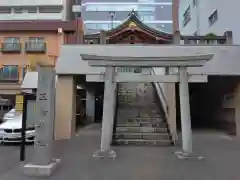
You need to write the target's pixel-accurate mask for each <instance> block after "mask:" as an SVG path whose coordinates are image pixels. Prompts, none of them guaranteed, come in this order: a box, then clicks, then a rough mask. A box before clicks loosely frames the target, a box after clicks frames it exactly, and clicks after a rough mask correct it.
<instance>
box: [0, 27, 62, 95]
mask: <svg viewBox="0 0 240 180" xmlns="http://www.w3.org/2000/svg"><path fill="white" fill-rule="evenodd" d="M9 37H16V38H19V40H20V43H21V52H19V53H11V52H9V53H7V52H0V66H1V67H2V68H4V67H5V68H8V67H9V68H10V67H12V66H17V67H18V80H17V81H14V83H13V82H12V83H10V84H9V81H8V79H7V78H8V77H6V79H4V77H3V79H1V83H0V93H1V94H8V93H10V94H17V93H20V92H21V91H20V83H21V82H22V80H23V75H24V72H25V70H26V69H24V67H25V66H26V65H29V63H30V62H29V61H30V59H33V58H35V59H49V61H52V64H54V63H55V61H56V58H57V57H58V55H59V50H60V45H61V43H60V41H61V35H59V34H58V33H57V32H1V33H0V42H1V47H0V48H1V49H2V48H3V45H4V39H6V38H9ZM29 37H42V38H44V42H45V43H46V52H45V53H27V52H25V47H24V45H25V42H28V40H29V39H28V38H29Z"/></svg>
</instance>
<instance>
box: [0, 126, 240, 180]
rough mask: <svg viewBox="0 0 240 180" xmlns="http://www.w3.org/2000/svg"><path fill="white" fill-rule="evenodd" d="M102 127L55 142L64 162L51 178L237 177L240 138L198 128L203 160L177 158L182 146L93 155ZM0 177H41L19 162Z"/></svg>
mask: <svg viewBox="0 0 240 180" xmlns="http://www.w3.org/2000/svg"><path fill="white" fill-rule="evenodd" d="M99 129H100V128H99V127H98V125H91V126H89V127H88V128H85V129H84V130H80V132H79V135H78V136H77V137H76V138H74V139H72V140H69V141H58V142H56V145H55V149H54V153H55V157H58V158H60V159H61V165H60V166H59V167H58V169H57V170H56V171H55V173H54V175H53V176H52V177H50V178H45V179H48V180H237V179H239V177H240V171H239V167H240V141H239V140H238V139H231V137H228V136H225V135H223V134H221V133H213V132H205V133H202V132H195V133H194V141H193V142H194V149H195V151H196V153H198V154H199V155H202V156H204V157H205V159H204V160H201V161H197V160H178V159H177V158H176V157H175V155H173V152H175V151H176V150H179V147H129V146H117V147H114V148H115V150H116V152H117V158H116V160H110V159H109V160H97V159H93V158H92V157H91V156H92V154H93V152H94V151H95V150H97V149H98V148H99V145H100V130H99ZM0 179H1V180H39V179H43V178H33V177H26V176H24V175H22V173H21V172H20V170H19V165H16V167H14V168H13V169H12V171H10V172H8V173H7V174H5V175H4V176H3V177H0Z"/></svg>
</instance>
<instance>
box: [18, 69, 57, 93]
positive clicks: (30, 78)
mask: <svg viewBox="0 0 240 180" xmlns="http://www.w3.org/2000/svg"><path fill="white" fill-rule="evenodd" d="M57 79H58V77H57V76H56V82H57ZM37 83H38V72H27V73H26V75H25V77H24V79H23V82H22V85H21V89H22V91H23V92H26V93H31V92H32V90H33V89H37V86H38V84H37Z"/></svg>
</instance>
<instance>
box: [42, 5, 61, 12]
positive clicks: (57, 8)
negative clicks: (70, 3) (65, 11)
mask: <svg viewBox="0 0 240 180" xmlns="http://www.w3.org/2000/svg"><path fill="white" fill-rule="evenodd" d="M61 12H62V6H42V7H39V13H61Z"/></svg>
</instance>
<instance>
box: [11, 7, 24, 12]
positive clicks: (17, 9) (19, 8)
mask: <svg viewBox="0 0 240 180" xmlns="http://www.w3.org/2000/svg"><path fill="white" fill-rule="evenodd" d="M13 12H14V13H16V14H21V13H23V8H21V7H16V8H13Z"/></svg>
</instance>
